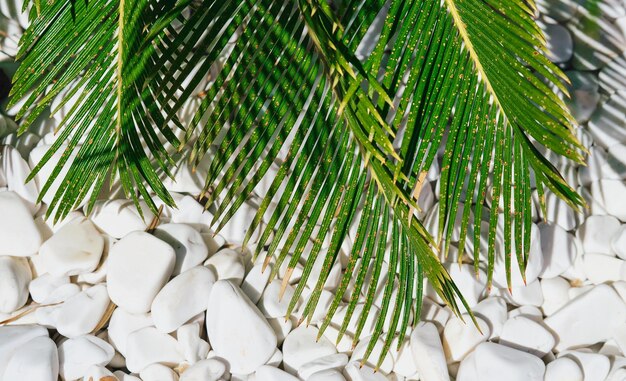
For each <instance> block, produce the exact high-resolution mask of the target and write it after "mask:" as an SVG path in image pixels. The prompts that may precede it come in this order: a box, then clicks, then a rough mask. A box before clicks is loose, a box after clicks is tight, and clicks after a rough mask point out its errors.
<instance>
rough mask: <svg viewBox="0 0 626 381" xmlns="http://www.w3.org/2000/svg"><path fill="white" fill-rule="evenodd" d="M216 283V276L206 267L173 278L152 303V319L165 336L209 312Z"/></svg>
mask: <svg viewBox="0 0 626 381" xmlns="http://www.w3.org/2000/svg"><path fill="white" fill-rule="evenodd" d="M213 283H215V275H213V272H212V271H211V270H209V269H207V268H206V267H202V266H198V267H194V268H191V269H189V270H187V271H185V272H183V273H182V274H180V275H178V276H176V277H175V278H173V279H172V280H171V281H169V283H167V284H166V285H165V286H164V287H163V288H162V289H161V291H159V293H158V294H157V296H156V297H155V298H154V301H153V302H152V309H151V310H152V319H153V320H154V325H155V326H156V327H157V329H158V330H159V331H161V332H164V333H169V332H172V331H175V330H176V329H177V328H178V327H180V326H181V325H183V324H185V322H186V321H188V320H189V319H191V318H192V317H194V316H195V315H197V314H199V313H201V312H203V311H205V310H206V309H207V304H208V301H209V295H210V294H211V288H212V287H213Z"/></svg>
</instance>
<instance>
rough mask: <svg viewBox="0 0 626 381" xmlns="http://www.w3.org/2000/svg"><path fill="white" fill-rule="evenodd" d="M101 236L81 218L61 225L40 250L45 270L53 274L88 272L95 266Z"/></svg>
mask: <svg viewBox="0 0 626 381" xmlns="http://www.w3.org/2000/svg"><path fill="white" fill-rule="evenodd" d="M103 249H104V238H102V235H100V233H99V232H98V230H97V229H96V228H95V227H94V225H93V224H92V223H91V221H89V220H88V219H86V218H84V217H82V218H80V219H78V218H77V219H75V220H73V221H71V222H70V223H68V224H66V225H65V226H63V227H62V228H61V229H60V230H59V231H58V232H56V233H55V234H54V235H53V236H52V237H51V238H50V239H49V240H47V241H46V242H44V243H43V244H42V245H41V248H40V249H39V255H40V256H41V259H42V261H44V264H45V266H46V268H47V269H48V272H49V273H50V274H52V275H56V276H72V275H78V274H82V273H88V272H90V271H93V270H95V269H96V267H98V264H99V263H100V257H101V256H102V251H103Z"/></svg>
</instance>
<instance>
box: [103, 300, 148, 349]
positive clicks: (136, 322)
mask: <svg viewBox="0 0 626 381" xmlns="http://www.w3.org/2000/svg"><path fill="white" fill-rule="evenodd" d="M152 325H153V322H152V316H151V315H150V314H131V313H129V312H127V311H125V310H124V309H122V308H116V309H115V311H113V314H112V315H111V319H110V320H109V326H108V330H107V331H108V333H109V341H110V342H111V344H113V346H114V347H115V349H117V350H118V351H119V352H120V353H121V354H122V355H124V356H125V355H126V344H127V341H128V335H130V334H131V333H133V332H135V331H138V330H140V329H142V328H146V327H150V326H152Z"/></svg>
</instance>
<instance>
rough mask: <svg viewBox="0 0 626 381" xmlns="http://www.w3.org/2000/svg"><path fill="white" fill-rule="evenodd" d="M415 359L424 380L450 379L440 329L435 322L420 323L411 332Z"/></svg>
mask: <svg viewBox="0 0 626 381" xmlns="http://www.w3.org/2000/svg"><path fill="white" fill-rule="evenodd" d="M411 352H412V353H413V360H414V362H415V366H416V368H417V372H418V373H419V375H420V377H421V379H422V380H423V381H447V380H449V379H450V376H449V374H448V367H447V365H446V356H445V354H444V352H443V346H442V344H441V339H440V338H439V331H438V330H437V327H436V326H435V325H434V324H433V323H419V324H418V325H417V327H415V329H414V330H413V333H411Z"/></svg>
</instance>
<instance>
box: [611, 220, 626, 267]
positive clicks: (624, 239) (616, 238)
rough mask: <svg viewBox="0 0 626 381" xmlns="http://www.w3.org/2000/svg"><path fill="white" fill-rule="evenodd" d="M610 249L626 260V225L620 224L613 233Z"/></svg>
mask: <svg viewBox="0 0 626 381" xmlns="http://www.w3.org/2000/svg"><path fill="white" fill-rule="evenodd" d="M611 249H612V251H613V252H614V253H615V254H617V256H618V257H620V258H621V259H624V260H626V225H622V226H620V228H619V229H618V230H617V232H615V234H614V235H613V238H612V239H611Z"/></svg>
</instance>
